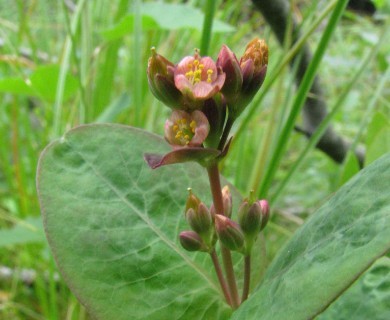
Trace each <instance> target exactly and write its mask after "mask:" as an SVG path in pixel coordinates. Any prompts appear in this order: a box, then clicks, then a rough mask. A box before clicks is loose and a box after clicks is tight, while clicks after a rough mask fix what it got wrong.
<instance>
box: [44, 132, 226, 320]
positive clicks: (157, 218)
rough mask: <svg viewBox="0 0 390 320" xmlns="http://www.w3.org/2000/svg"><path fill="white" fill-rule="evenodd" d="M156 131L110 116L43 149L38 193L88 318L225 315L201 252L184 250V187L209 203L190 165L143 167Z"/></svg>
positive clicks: (161, 146)
mask: <svg viewBox="0 0 390 320" xmlns="http://www.w3.org/2000/svg"><path fill="white" fill-rule="evenodd" d="M167 151H169V147H168V146H167V145H166V144H165V143H164V142H163V140H162V139H161V138H159V137H157V136H155V135H151V134H149V133H146V132H144V131H142V130H138V129H134V128H130V127H125V126H119V125H91V126H82V127H79V128H76V129H73V130H71V131H70V132H69V133H67V134H66V135H65V136H64V137H63V138H61V139H60V140H59V141H56V142H54V143H52V144H51V145H50V146H49V147H47V148H46V150H45V151H44V152H43V154H42V156H41V159H40V162H39V167H38V192H39V198H40V204H41V208H42V212H43V217H44V223H45V231H46V234H47V237H48V240H49V243H50V246H51V248H52V251H53V253H54V256H55V258H56V261H57V263H58V266H59V268H60V270H61V273H62V275H63V276H64V278H65V280H66V282H67V283H68V285H69V286H70V287H71V289H72V290H73V292H74V293H75V294H76V295H77V297H78V298H79V300H80V301H81V302H82V303H83V304H84V305H85V306H87V308H88V310H89V311H90V312H91V313H92V315H93V316H94V317H96V318H97V319H104V320H107V319H116V320H120V319H126V320H128V319H159V320H160V319H226V318H228V317H229V315H230V313H231V311H230V309H229V307H228V306H227V305H226V304H225V303H224V302H223V297H222V295H221V293H220V290H219V286H218V284H217V281H216V280H215V277H214V274H213V271H212V265H211V262H210V261H209V260H210V259H209V257H208V256H207V255H206V254H195V255H194V254H193V253H187V252H185V251H184V250H183V249H182V248H181V247H180V245H179V243H178V239H177V236H178V233H179V231H181V230H183V229H187V227H186V226H185V224H184V217H183V214H182V212H183V209H184V204H185V200H186V197H187V192H186V190H187V188H188V187H192V188H193V190H194V192H195V193H196V194H197V195H199V196H200V197H201V198H202V200H203V199H204V201H205V202H206V201H207V202H208V203H210V195H209V187H208V182H207V174H206V173H205V172H204V169H203V168H201V167H200V166H198V165H197V164H191V163H190V164H188V163H187V164H185V165H175V166H167V167H164V168H160V169H158V170H155V171H154V170H151V169H150V168H149V167H148V166H147V165H146V163H145V162H144V160H143V154H144V153H145V152H157V153H164V152H167Z"/></svg>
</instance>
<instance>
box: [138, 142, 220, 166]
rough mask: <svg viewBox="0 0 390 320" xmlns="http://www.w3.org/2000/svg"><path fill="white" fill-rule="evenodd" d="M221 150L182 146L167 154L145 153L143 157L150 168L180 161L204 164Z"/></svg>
mask: <svg viewBox="0 0 390 320" xmlns="http://www.w3.org/2000/svg"><path fill="white" fill-rule="evenodd" d="M220 154H221V151H219V150H217V149H211V148H200V147H183V148H179V149H176V150H173V151H171V152H168V153H167V154H164V155H161V154H151V153H145V154H144V159H145V161H146V162H147V164H148V165H149V167H151V168H152V169H156V168H159V167H161V166H166V165H169V164H175V163H182V162H188V161H195V162H198V163H199V164H201V165H203V166H206V165H207V163H209V162H210V161H213V160H215V159H217V158H218V156H219V155H220Z"/></svg>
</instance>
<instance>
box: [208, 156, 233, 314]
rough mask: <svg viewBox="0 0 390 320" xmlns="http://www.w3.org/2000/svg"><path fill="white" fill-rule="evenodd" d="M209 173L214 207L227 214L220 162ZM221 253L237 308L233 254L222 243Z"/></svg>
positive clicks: (218, 211)
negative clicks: (224, 206)
mask: <svg viewBox="0 0 390 320" xmlns="http://www.w3.org/2000/svg"><path fill="white" fill-rule="evenodd" d="M207 173H208V175H209V180H210V188H211V194H212V195H213V201H214V208H215V212H216V213H217V214H221V215H225V213H224V208H223V200H222V192H221V180H220V177H219V169H218V164H217V163H215V164H212V165H211V166H210V167H208V168H207ZM221 254H222V260H223V265H224V268H225V274H226V279H227V283H228V286H229V290H230V297H231V301H232V307H233V309H237V308H238V306H239V305H240V298H239V297H238V290H237V284H236V277H235V275H234V269H233V262H232V255H231V253H230V250H229V249H228V248H226V247H225V246H224V245H223V244H222V243H221Z"/></svg>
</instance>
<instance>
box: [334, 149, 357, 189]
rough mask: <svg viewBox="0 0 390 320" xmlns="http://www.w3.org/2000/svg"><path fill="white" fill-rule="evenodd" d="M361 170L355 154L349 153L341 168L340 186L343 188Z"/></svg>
mask: <svg viewBox="0 0 390 320" xmlns="http://www.w3.org/2000/svg"><path fill="white" fill-rule="evenodd" d="M359 170H360V166H359V160H358V159H357V157H356V154H355V153H354V152H351V151H349V152H348V153H347V156H346V157H345V160H344V162H343V165H342V166H341V168H340V174H339V180H338V186H339V187H340V186H342V185H343V184H344V183H346V182H347V181H348V180H349V179H351V178H352V177H353V176H354V175H355V174H356V173H358V172H359Z"/></svg>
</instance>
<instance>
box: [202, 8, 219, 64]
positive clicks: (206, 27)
mask: <svg viewBox="0 0 390 320" xmlns="http://www.w3.org/2000/svg"><path fill="white" fill-rule="evenodd" d="M216 3H217V1H215V0H206V5H205V17H204V21H203V32H202V43H201V47H200V53H201V54H202V55H203V56H207V54H208V51H209V46H210V39H211V32H212V27H213V18H214V12H215V6H216Z"/></svg>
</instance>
